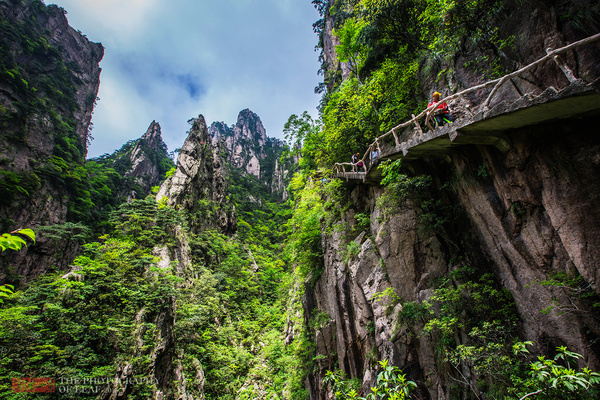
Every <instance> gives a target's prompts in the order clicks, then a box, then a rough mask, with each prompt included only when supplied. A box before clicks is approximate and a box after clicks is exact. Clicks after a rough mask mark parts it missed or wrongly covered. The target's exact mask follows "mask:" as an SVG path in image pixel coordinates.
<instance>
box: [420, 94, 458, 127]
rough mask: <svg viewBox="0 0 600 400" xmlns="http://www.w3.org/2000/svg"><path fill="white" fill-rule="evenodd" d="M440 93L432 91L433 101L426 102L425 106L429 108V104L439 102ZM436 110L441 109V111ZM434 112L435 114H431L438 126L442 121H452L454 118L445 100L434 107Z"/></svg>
mask: <svg viewBox="0 0 600 400" xmlns="http://www.w3.org/2000/svg"><path fill="white" fill-rule="evenodd" d="M441 95H442V94H441V93H440V92H434V93H433V101H432V102H431V103H429V104H427V107H428V108H429V107H430V106H432V105H434V104H436V103H439V102H440V96H441ZM438 110H441V112H440V111H438ZM435 112H436V114H435V115H434V116H433V118H435V122H436V123H437V125H438V126H442V125H444V122H447V123H450V122H453V121H454V118H452V114H450V107H448V104H447V103H446V102H443V103H441V104H439V105H438V106H437V107H436V108H435Z"/></svg>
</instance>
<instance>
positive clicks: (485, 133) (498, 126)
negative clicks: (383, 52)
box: [334, 34, 600, 182]
mask: <svg viewBox="0 0 600 400" xmlns="http://www.w3.org/2000/svg"><path fill="white" fill-rule="evenodd" d="M597 40H600V34H597V35H594V36H590V37H588V38H586V39H583V40H580V41H578V42H575V43H572V44H570V45H568V46H565V47H562V48H560V49H557V50H552V49H547V50H546V52H547V55H546V56H544V57H542V58H540V59H539V60H537V61H535V62H533V63H531V64H529V65H528V66H526V67H523V68H521V69H519V70H518V71H515V72H512V73H510V74H507V75H505V76H504V77H502V78H499V79H495V80H492V81H489V82H487V83H484V84H482V85H478V86H474V87H472V88H469V89H466V90H463V91H462V92H460V93H456V94H453V95H451V96H447V97H445V98H443V99H441V100H440V102H448V101H451V100H455V99H458V100H460V99H461V98H462V97H463V96H465V95H467V94H469V93H472V92H476V91H480V90H484V89H488V88H490V87H493V88H492V90H491V91H490V93H489V95H488V97H487V99H486V100H485V101H484V102H483V103H482V104H480V105H479V106H477V107H476V108H475V109H474V110H470V111H468V112H467V113H466V114H467V115H464V116H462V117H461V118H459V119H458V120H456V121H455V122H454V123H451V124H448V125H444V126H442V127H437V128H434V127H433V126H432V124H431V122H430V120H431V119H432V117H433V113H434V112H435V107H436V106H435V105H433V106H431V107H428V108H427V109H425V110H423V112H421V113H420V114H419V115H417V116H415V115H413V117H412V118H411V119H410V120H409V121H407V122H405V123H402V124H400V125H398V126H396V127H394V128H393V129H392V130H390V131H389V132H387V133H385V134H383V135H381V136H379V137H378V138H377V139H375V141H374V142H373V143H372V144H371V145H370V146H369V147H368V149H367V151H366V152H365V153H364V155H363V157H362V161H363V163H364V166H365V168H366V171H359V170H358V166H357V165H356V164H352V163H336V164H335V166H334V176H337V177H338V178H342V179H344V180H346V181H362V182H378V181H379V180H380V179H381V170H380V169H379V168H378V166H379V164H380V162H381V161H384V160H395V159H399V158H403V159H411V158H412V159H414V158H431V157H438V156H441V157H445V156H446V155H447V153H448V151H449V149H451V148H452V147H456V146H461V145H466V144H478V145H491V146H495V147H496V148H497V149H498V150H500V151H502V152H508V151H509V150H510V148H511V142H510V139H509V138H508V137H507V136H506V135H504V132H506V131H509V130H512V129H517V128H522V127H526V126H531V125H538V124H542V123H547V122H551V121H555V120H560V119H566V118H573V117H585V116H587V115H593V114H597V113H598V112H599V111H600V82H598V81H596V82H594V83H586V82H584V81H583V80H581V79H578V78H577V77H576V76H575V74H574V73H573V71H571V70H570V69H569V67H568V66H567V65H566V64H564V63H563V62H562V61H561V59H560V58H559V54H561V53H564V52H566V51H568V50H572V49H574V48H577V47H579V46H582V45H585V44H588V43H592V42H595V41H597ZM549 60H554V61H555V63H556V65H557V66H558V67H559V68H560V69H561V70H562V71H563V73H564V74H565V76H566V77H567V79H568V80H569V85H568V86H567V87H565V88H562V89H560V90H558V89H556V88H554V87H549V88H547V89H546V90H545V91H543V92H542V93H540V94H538V95H536V96H533V95H531V94H525V95H523V96H521V97H520V98H519V99H518V100H516V101H514V102H513V103H510V104H506V103H504V102H501V103H500V104H497V105H495V106H494V107H492V108H490V103H491V101H492V99H493V98H494V96H495V94H496V93H497V92H498V89H499V88H500V87H501V86H502V85H503V84H504V83H505V82H507V81H509V80H510V79H512V78H515V77H517V76H520V75H522V74H524V73H525V72H527V71H529V70H531V69H532V68H534V67H536V66H538V65H540V64H542V63H544V62H546V61H549ZM599 61H600V60H599ZM423 118H424V119H425V120H424V125H425V127H424V128H422V127H421V125H420V124H419V121H420V120H422V119H423ZM411 127H412V129H411ZM424 129H425V130H427V129H428V131H427V132H424V131H423V130H424Z"/></svg>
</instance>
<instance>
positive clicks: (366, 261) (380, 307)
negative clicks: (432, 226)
mask: <svg viewBox="0 0 600 400" xmlns="http://www.w3.org/2000/svg"><path fill="white" fill-rule="evenodd" d="M591 121H592V120H590V119H587V120H586V119H584V120H581V121H577V122H573V121H571V122H565V123H563V124H556V123H554V124H552V125H543V126H537V127H535V128H524V129H521V130H518V131H514V132H511V134H510V138H511V140H512V142H513V143H514V145H513V148H512V150H511V151H510V152H509V153H508V154H506V155H504V154H502V153H501V152H499V151H498V150H497V149H495V148H494V147H492V146H465V147H461V148H459V149H457V150H456V151H453V152H452V153H451V154H450V157H451V162H450V164H446V163H444V162H434V163H425V164H423V163H420V162H417V163H416V164H414V167H415V168H416V170H417V171H420V172H421V173H427V174H431V175H432V176H436V177H437V179H439V184H440V185H442V184H443V183H444V182H446V181H449V180H450V179H451V177H452V176H454V177H455V178H454V182H455V184H454V187H455V192H454V195H453V196H456V197H455V198H454V199H453V200H452V202H454V204H455V206H459V207H460V209H462V210H463V211H460V212H459V211H458V210H457V211H456V212H457V213H459V215H460V213H462V212H464V215H466V216H467V220H464V219H462V218H461V220H460V221H457V222H456V223H455V224H454V226H453V227H450V228H447V229H445V230H443V231H441V232H437V233H435V234H433V233H427V229H424V225H423V222H422V219H421V218H420V211H419V209H418V207H416V206H415V205H414V204H411V203H410V202H407V203H405V204H404V205H403V206H402V211H401V212H400V213H398V214H395V215H393V216H391V217H388V218H382V213H381V209H380V208H379V207H378V206H377V205H376V204H375V200H376V199H377V198H378V197H380V195H381V189H380V188H377V187H368V186H366V185H359V186H358V187H356V188H355V189H354V190H353V191H352V193H351V196H350V198H351V200H352V204H353V207H351V209H350V210H349V211H348V213H347V214H346V215H345V219H343V220H341V221H340V223H347V224H349V225H350V226H352V225H353V224H355V222H354V220H353V216H354V213H357V212H369V213H370V215H371V224H370V227H369V228H368V229H367V231H366V232H363V233H362V234H360V235H359V236H357V237H356V238H355V239H354V242H355V243H356V244H357V245H359V246H360V252H359V253H358V255H356V256H355V257H350V258H349V259H345V256H344V255H345V254H346V253H347V246H348V243H349V242H348V239H347V237H346V236H345V235H346V234H347V232H342V231H341V230H340V232H335V231H336V230H335V229H334V230H333V231H334V232H333V233H330V234H324V235H323V248H324V254H325V269H324V271H323V273H322V274H321V276H320V278H319V280H317V282H316V284H315V286H314V289H313V290H311V289H310V288H307V291H306V296H305V299H304V305H305V313H306V314H305V315H307V317H308V315H311V314H312V313H313V309H314V308H315V307H316V308H318V309H319V310H320V311H321V312H327V313H328V314H329V315H330V317H331V321H330V323H329V324H328V325H326V326H325V327H323V328H321V329H319V330H317V331H316V336H315V338H316V349H317V353H318V354H321V355H324V356H326V358H323V359H321V360H319V371H320V372H319V373H317V374H314V375H311V376H310V377H309V380H308V385H309V388H310V389H311V393H312V395H313V396H314V397H313V398H318V399H325V398H326V396H327V395H326V393H325V392H323V391H322V388H321V386H320V382H321V379H322V378H323V373H324V372H325V371H326V370H328V369H333V368H334V366H335V365H339V367H340V368H341V369H342V370H343V371H345V372H346V373H347V374H348V375H349V376H352V377H359V378H363V379H364V385H365V388H368V387H369V385H373V384H374V383H375V382H374V377H375V376H376V370H375V369H374V366H375V364H374V361H375V360H377V359H389V360H391V361H392V362H393V363H394V364H395V365H398V366H399V367H400V368H402V369H403V371H404V372H405V373H407V374H408V376H409V377H411V379H413V380H415V381H418V382H420V383H421V384H422V385H423V386H421V387H420V390H421V392H420V393H419V398H431V399H444V398H451V397H449V396H450V394H449V385H450V384H451V381H450V380H449V379H448V377H447V376H445V373H444V371H443V370H440V367H439V363H436V357H435V347H436V343H435V341H432V339H431V338H430V337H429V336H428V335H419V334H418V333H419V332H420V330H421V329H422V328H423V327H422V326H418V325H417V326H413V327H412V330H413V332H414V333H417V334H414V333H412V334H411V332H409V331H405V330H403V329H398V326H397V323H398V320H397V316H398V311H399V310H401V309H402V306H401V304H403V303H405V302H417V303H420V302H422V301H424V300H427V299H428V298H430V297H431V295H432V293H433V290H432V288H433V287H434V284H433V282H435V281H436V280H437V279H439V278H441V277H443V276H444V275H445V274H446V273H447V272H448V271H449V268H450V265H451V264H452V261H451V259H453V258H456V257H459V256H460V254H461V252H462V253H463V254H464V255H465V257H469V258H470V259H471V262H473V263H474V264H478V265H480V266H482V268H484V269H485V270H486V271H489V272H491V273H493V274H494V276H495V277H496V279H497V280H498V282H499V284H500V285H501V286H502V287H504V288H506V289H508V290H509V291H510V293H511V295H512V297H513V299H514V302H515V306H516V308H517V314H518V316H519V319H520V323H519V328H518V331H519V334H520V337H521V338H522V339H523V340H531V341H533V342H534V343H535V345H536V349H537V351H553V350H554V349H555V348H556V347H558V346H567V347H568V348H569V349H570V350H571V351H575V352H577V353H580V354H582V355H583V356H584V360H585V361H584V362H585V363H586V364H587V365H590V366H591V367H592V368H596V369H597V368H599V367H600V348H599V347H598V346H597V345H596V340H595V338H597V337H598V336H599V335H600V324H599V323H598V313H597V311H596V310H595V309H594V308H593V305H592V304H591V303H590V302H587V301H585V299H584V298H581V297H580V296H578V295H577V293H578V291H579V290H587V292H586V293H593V292H596V293H600V289H599V288H598V284H597V283H598V279H599V278H600V276H599V272H598V268H597V265H598V263H599V261H600V260H599V258H600V252H599V251H598V248H600V243H599V241H600V231H599V229H598V226H600V208H599V207H598V204H599V203H598V202H597V201H596V197H597V193H598V192H599V191H600V179H598V176H600V175H599V173H600V157H599V156H598V154H600V140H599V139H598V138H597V137H596V135H594V134H593V132H591V131H590V126H591V125H590V123H591ZM482 165H483V166H484V168H485V170H486V171H487V173H486V174H487V176H486V177H485V178H483V177H481V176H479V177H478V176H477V171H478V170H479V171H481V168H482V167H481V166H482ZM444 169H446V171H444ZM381 221H384V222H381ZM560 274H563V276H574V277H577V276H579V277H581V279H582V280H581V283H580V284H579V286H576V287H568V286H564V287H561V286H553V285H543V284H541V282H544V281H548V280H549V279H551V278H552V277H554V276H560ZM388 287H392V288H393V289H394V291H395V293H396V294H397V295H398V296H399V298H401V299H402V301H401V302H400V303H398V304H397V305H395V306H394V308H393V309H390V308H387V307H385V306H384V305H385V303H386V302H385V301H377V300H374V299H373V295H374V294H375V293H381V292H383V291H384V290H386V289H387V288H388ZM549 307H550V308H549ZM544 310H546V311H545V312H542V311H544ZM548 310H549V312H548ZM457 334H458V337H459V338H460V335H461V334H460V333H459V332H458V333H457ZM459 340H460V339H459ZM425 387H426V388H427V390H425V389H424V388H425Z"/></svg>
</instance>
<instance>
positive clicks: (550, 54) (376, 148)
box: [334, 33, 600, 175]
mask: <svg viewBox="0 0 600 400" xmlns="http://www.w3.org/2000/svg"><path fill="white" fill-rule="evenodd" d="M599 39H600V33H598V34H595V35H593V36H589V37H587V38H585V39H582V40H579V41H577V42H573V43H571V44H569V45H567V46H564V47H561V48H560V49H556V50H553V49H552V48H548V49H546V55H545V56H544V57H542V58H540V59H538V60H537V61H534V62H532V63H531V64H529V65H527V66H525V67H523V68H521V69H519V70H517V71H514V72H511V73H510V74H507V75H505V76H503V77H501V78H497V79H494V80H491V81H489V82H486V83H483V84H481V85H477V86H473V87H470V88H468V89H465V90H463V91H462V92H459V93H455V94H453V95H450V96H447V97H444V98H443V99H441V100H440V101H439V102H437V103H434V104H432V105H430V106H428V107H427V108H426V109H425V110H423V111H422V112H421V113H420V114H419V115H417V116H415V115H414V114H412V118H411V119H409V120H408V121H406V122H403V123H401V124H400V125H398V126H395V127H394V128H392V129H391V130H389V131H388V132H386V133H384V134H383V135H381V136H378V137H377V138H376V139H375V141H374V142H373V143H371V144H370V145H369V147H368V148H367V151H366V152H365V154H364V155H363V157H362V158H361V159H360V161H361V162H362V163H363V166H362V168H363V170H364V171H363V172H361V171H359V170H358V163H348V162H346V163H335V164H334V170H335V172H336V174H337V175H346V174H350V173H351V174H366V173H367V172H369V170H370V169H371V167H372V166H373V164H374V163H375V161H376V159H377V158H376V157H372V155H373V154H375V152H378V155H381V154H382V152H381V146H380V144H379V142H380V141H382V140H383V139H385V138H386V137H388V136H390V135H393V136H394V142H395V145H396V149H398V148H400V141H399V139H398V134H397V133H396V131H397V130H399V129H402V128H406V127H407V126H410V125H412V124H415V126H416V129H417V132H418V133H419V134H421V135H422V134H423V130H422V129H421V125H419V120H420V119H421V118H423V117H425V125H427V127H429V129H431V130H433V127H432V126H431V124H430V122H429V120H430V118H431V116H432V115H434V114H435V110H436V108H437V106H438V104H440V103H444V102H448V101H451V100H454V99H457V98H460V97H462V96H464V95H467V94H469V93H472V92H475V91H478V90H482V89H486V88H489V87H490V86H494V87H493V89H492V91H491V92H490V94H489V95H488V97H487V98H486V100H485V101H484V102H483V111H484V112H485V111H487V110H488V109H489V105H490V102H491V100H492V98H493V97H494V95H495V94H496V93H497V92H498V89H500V87H501V86H502V84H504V83H505V82H506V81H508V80H509V79H511V78H515V77H517V76H520V75H522V74H523V73H525V72H527V71H529V70H531V69H532V68H534V67H537V66H538V65H540V64H542V63H544V62H546V61H548V60H550V59H553V60H554V62H555V63H556V65H557V66H558V67H559V68H560V70H561V71H562V72H563V73H564V74H565V76H566V78H567V79H568V81H569V83H572V82H575V81H576V80H577V78H576V76H575V74H574V73H573V71H572V70H571V69H570V68H569V67H568V66H567V65H566V64H565V63H564V62H563V61H562V60H561V58H560V57H559V54H561V53H564V52H566V51H569V50H572V49H574V48H577V47H580V46H583V45H585V44H588V43H592V42H595V41H596V40H599ZM346 166H349V167H350V168H351V171H346Z"/></svg>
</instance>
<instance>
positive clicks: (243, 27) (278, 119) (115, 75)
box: [46, 0, 320, 158]
mask: <svg viewBox="0 0 600 400" xmlns="http://www.w3.org/2000/svg"><path fill="white" fill-rule="evenodd" d="M46 4H57V5H59V6H61V7H63V8H64V9H65V10H66V11H67V19H68V20H69V25H71V26H72V27H73V28H75V29H77V30H80V31H81V33H83V34H84V35H86V36H87V38H88V39H89V40H91V41H92V42H101V43H102V44H103V46H104V48H105V50H104V58H103V60H102V61H101V63H100V67H101V68H102V73H101V75H100V90H99V93H98V97H99V98H100V100H99V101H98V103H97V105H96V108H95V110H94V114H93V116H92V123H93V124H94V127H93V131H92V136H93V138H94V140H93V141H92V143H91V145H90V147H89V149H88V157H90V158H91V157H97V156H99V155H102V154H105V153H112V152H113V151H114V150H116V149H119V148H120V147H121V146H122V145H123V144H124V143H125V142H127V141H128V140H131V139H137V138H139V137H140V136H142V135H143V134H144V133H145V132H146V130H147V129H148V126H149V125H150V123H151V122H152V121H154V120H156V122H158V123H159V124H160V125H161V129H162V136H163V140H164V141H165V143H166V144H167V146H168V148H169V151H172V150H174V149H176V148H178V147H181V145H182V144H183V142H184V140H185V138H186V136H187V131H188V130H189V128H190V126H189V124H188V123H187V121H188V120H189V119H191V118H195V117H197V116H198V115H199V114H202V115H204V117H205V118H206V121H207V123H208V124H210V123H211V122H213V121H223V122H225V123H227V124H228V125H232V124H235V122H236V121H237V116H238V113H239V112H240V111H242V110H244V109H246V108H249V109H250V110H252V111H253V112H255V113H256V114H257V115H258V116H259V117H260V118H261V120H262V122H263V125H264V126H265V129H266V130H267V135H268V136H270V137H278V138H282V136H283V134H282V130H283V125H284V124H285V122H286V121H287V120H288V118H289V116H290V115H291V114H301V113H302V112H303V111H308V113H309V114H311V115H312V116H313V117H316V116H317V111H316V107H317V105H318V103H319V99H320V96H319V95H317V94H315V93H314V88H315V86H317V84H318V83H319V80H320V77H319V76H318V74H317V71H318V69H319V62H318V53H316V52H315V51H314V47H315V45H316V44H317V37H316V35H315V34H314V33H313V30H312V24H313V22H315V21H316V20H317V19H318V18H319V16H318V13H317V11H316V10H315V9H314V7H313V5H312V4H311V1H310V0H169V1H165V0H56V1H51V0H46Z"/></svg>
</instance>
